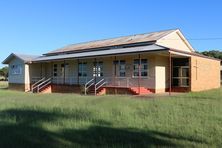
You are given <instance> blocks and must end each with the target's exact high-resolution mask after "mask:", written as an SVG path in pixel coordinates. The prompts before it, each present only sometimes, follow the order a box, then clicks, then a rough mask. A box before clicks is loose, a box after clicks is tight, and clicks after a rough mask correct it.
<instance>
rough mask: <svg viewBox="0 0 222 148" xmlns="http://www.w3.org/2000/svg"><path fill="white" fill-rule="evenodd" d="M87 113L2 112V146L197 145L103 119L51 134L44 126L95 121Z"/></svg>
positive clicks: (13, 110)
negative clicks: (57, 123) (82, 127)
mask: <svg viewBox="0 0 222 148" xmlns="http://www.w3.org/2000/svg"><path fill="white" fill-rule="evenodd" d="M92 116H93V115H92V114H91V113H90V112H87V111H83V110H81V111H79V110H76V111H74V112H72V113H71V114H63V113H61V112H57V111H52V112H45V111H38V110H30V109H22V110H15V109H12V110H5V111H2V112H0V147H4V148H9V147H16V148H20V147H21V148H26V147H27V148H41V147H47V148H59V147H150V146H171V147H172V146H174V147H177V146H180V145H178V144H176V143H173V142H172V139H174V140H177V141H178V143H179V142H180V141H189V142H197V143H200V142H201V141H198V140H195V139H189V138H186V137H182V136H174V135H170V134H167V133H162V132H156V131H140V130H137V129H129V128H114V127H112V125H111V123H109V122H107V121H103V120H100V119H93V120H90V121H91V122H92V123H91V124H92V126H90V127H89V128H86V129H74V128H72V129H67V128H65V127H63V125H58V126H60V128H62V130H60V131H53V132H52V131H49V130H47V129H46V128H44V127H43V126H42V123H45V122H46V123H52V124H53V123H55V122H57V121H58V120H62V119H64V118H70V119H72V121H73V122H77V121H79V120H89V119H92V118H93V117H92Z"/></svg>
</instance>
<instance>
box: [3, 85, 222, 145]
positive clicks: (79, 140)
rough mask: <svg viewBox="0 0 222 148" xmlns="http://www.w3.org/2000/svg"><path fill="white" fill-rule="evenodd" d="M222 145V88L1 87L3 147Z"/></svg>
mask: <svg viewBox="0 0 222 148" xmlns="http://www.w3.org/2000/svg"><path fill="white" fill-rule="evenodd" d="M156 146H160V147H161V146H164V147H166V146H167V147H168V146H169V147H221V146H222V89H217V90H211V91H207V92H201V93H188V94H183V95H179V96H173V97H159V98H155V99H152V98H145V97H133V96H99V97H93V96H80V95H74V94H47V95H41V94H26V93H21V92H13V91H9V90H1V89H0V147H2V148H3V147H4V148H7V147H16V148H19V147H21V148H25V147H27V148H32V147H36V148H40V147H47V148H51V147H53V148H60V147H156Z"/></svg>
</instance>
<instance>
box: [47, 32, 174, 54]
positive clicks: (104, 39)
mask: <svg viewBox="0 0 222 148" xmlns="http://www.w3.org/2000/svg"><path fill="white" fill-rule="evenodd" d="M176 30H177V29H167V30H160V31H152V32H147V33H138V34H133V35H123V36H118V37H111V38H106V39H98V40H91V41H85V42H80V43H74V44H69V45H67V46H64V47H62V48H66V47H69V46H73V45H81V44H87V43H93V42H99V41H106V40H112V39H118V38H124V37H131V36H138V35H145V34H152V33H160V32H167V31H176ZM62 48H59V49H62ZM59 49H56V50H59ZM53 51H55V50H53ZM49 53H50V52H49Z"/></svg>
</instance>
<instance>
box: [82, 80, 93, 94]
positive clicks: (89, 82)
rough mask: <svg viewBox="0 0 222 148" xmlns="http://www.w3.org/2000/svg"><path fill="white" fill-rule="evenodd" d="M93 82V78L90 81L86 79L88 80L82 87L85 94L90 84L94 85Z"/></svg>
mask: <svg viewBox="0 0 222 148" xmlns="http://www.w3.org/2000/svg"><path fill="white" fill-rule="evenodd" d="M94 84H95V81H94V78H93V79H91V80H90V81H88V82H87V83H86V84H85V87H84V89H85V95H86V94H87V90H88V89H89V88H90V87H91V86H92V85H94Z"/></svg>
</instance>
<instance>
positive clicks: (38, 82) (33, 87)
mask: <svg viewBox="0 0 222 148" xmlns="http://www.w3.org/2000/svg"><path fill="white" fill-rule="evenodd" d="M44 80H45V77H44V78H42V79H40V80H38V81H36V82H35V83H34V84H33V85H32V86H31V90H32V92H33V90H34V89H35V88H37V86H38V84H40V83H42V82H43V81H44Z"/></svg>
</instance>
